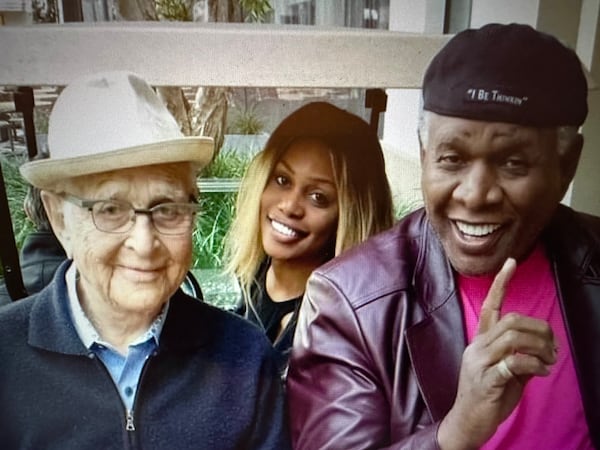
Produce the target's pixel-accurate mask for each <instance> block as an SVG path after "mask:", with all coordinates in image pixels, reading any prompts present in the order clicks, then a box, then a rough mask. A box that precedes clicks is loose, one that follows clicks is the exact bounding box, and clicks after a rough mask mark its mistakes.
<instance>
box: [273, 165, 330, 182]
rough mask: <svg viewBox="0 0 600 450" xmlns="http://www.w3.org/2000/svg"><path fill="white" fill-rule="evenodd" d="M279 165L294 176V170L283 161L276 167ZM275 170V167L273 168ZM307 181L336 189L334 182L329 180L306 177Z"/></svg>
mask: <svg viewBox="0 0 600 450" xmlns="http://www.w3.org/2000/svg"><path fill="white" fill-rule="evenodd" d="M279 164H281V165H282V166H284V167H285V168H286V169H287V170H288V172H290V173H291V174H292V175H295V174H296V172H295V171H294V169H292V167H291V166H290V165H289V164H288V163H287V162H286V161H285V160H284V159H282V160H280V161H279V162H278V163H277V165H279ZM275 169H277V166H275ZM308 179H309V180H310V181H311V182H313V183H321V184H329V185H331V186H333V187H334V188H335V187H336V185H335V181H334V180H331V179H329V178H321V177H308Z"/></svg>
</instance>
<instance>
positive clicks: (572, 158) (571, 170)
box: [560, 134, 583, 195]
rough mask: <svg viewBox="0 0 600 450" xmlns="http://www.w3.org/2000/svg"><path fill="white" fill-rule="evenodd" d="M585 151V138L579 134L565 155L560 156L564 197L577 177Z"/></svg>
mask: <svg viewBox="0 0 600 450" xmlns="http://www.w3.org/2000/svg"><path fill="white" fill-rule="evenodd" d="M582 149H583V136H582V135H581V134H577V136H575V137H574V138H573V139H572V140H571V143H570V145H569V147H568V148H567V149H566V151H565V153H564V154H563V155H560V172H561V189H562V191H563V195H564V194H565V193H566V192H567V189H568V188H569V184H571V181H573V178H574V177H575V172H577V165H578V164H579V158H580V157H581V150H582Z"/></svg>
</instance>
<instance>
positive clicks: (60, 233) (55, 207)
mask: <svg viewBox="0 0 600 450" xmlns="http://www.w3.org/2000/svg"><path fill="white" fill-rule="evenodd" d="M40 197H41V199H42V203H43V204H44V209H45V210H46V215H47V216H48V220H49V222H50V225H51V226H52V231H53V232H54V234H55V235H56V237H57V238H58V240H59V241H60V243H61V245H62V246H63V248H64V249H65V253H66V254H67V256H68V257H69V258H71V250H70V245H69V244H70V239H69V233H68V232H67V228H66V226H65V216H64V212H63V207H64V201H63V199H62V198H60V196H58V195H56V194H54V193H52V192H50V191H44V190H42V191H41V192H40Z"/></svg>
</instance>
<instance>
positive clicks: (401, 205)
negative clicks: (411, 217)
mask: <svg viewBox="0 0 600 450" xmlns="http://www.w3.org/2000/svg"><path fill="white" fill-rule="evenodd" d="M421 206H423V205H422V203H421V202H419V201H417V200H405V199H397V200H396V201H395V202H394V216H395V217H396V219H397V220H399V219H402V218H403V217H404V216H406V215H407V214H409V213H411V212H413V211H414V210H416V209H417V208H420V207H421Z"/></svg>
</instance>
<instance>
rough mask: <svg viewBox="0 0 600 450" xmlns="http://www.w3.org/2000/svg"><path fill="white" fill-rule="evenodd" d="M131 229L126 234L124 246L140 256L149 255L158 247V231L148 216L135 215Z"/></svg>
mask: <svg viewBox="0 0 600 450" xmlns="http://www.w3.org/2000/svg"><path fill="white" fill-rule="evenodd" d="M132 220H133V221H134V223H133V227H132V228H131V230H129V232H128V234H127V239H126V241H125V243H126V245H127V246H128V247H129V248H131V249H133V250H135V251H136V252H137V253H138V254H140V255H147V254H151V253H152V251H153V250H154V249H155V248H156V247H157V246H158V244H159V242H158V237H157V234H158V231H156V229H155V228H154V224H153V223H152V217H151V216H150V215H149V214H135V215H134V216H133V219H132Z"/></svg>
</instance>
